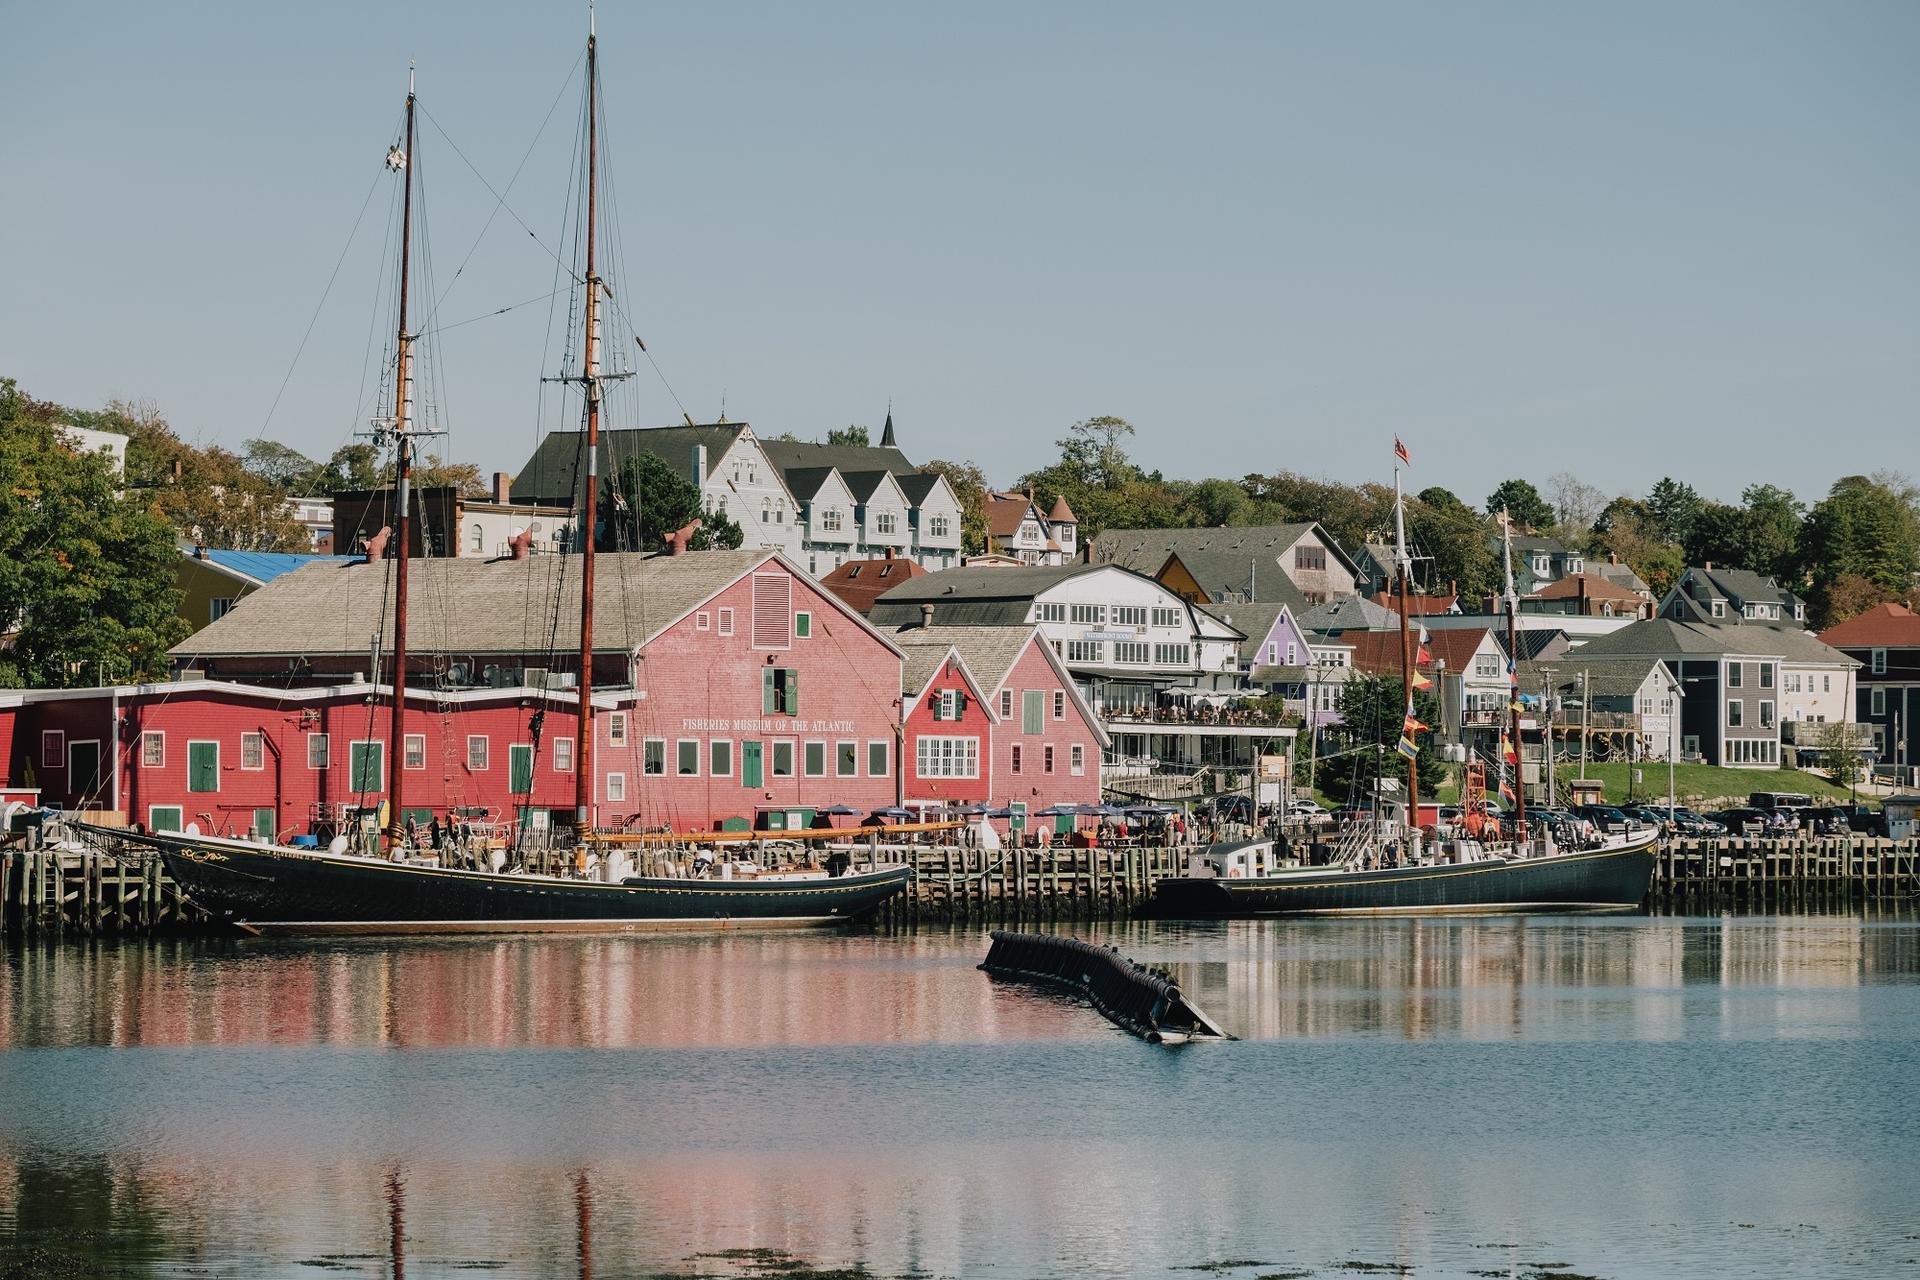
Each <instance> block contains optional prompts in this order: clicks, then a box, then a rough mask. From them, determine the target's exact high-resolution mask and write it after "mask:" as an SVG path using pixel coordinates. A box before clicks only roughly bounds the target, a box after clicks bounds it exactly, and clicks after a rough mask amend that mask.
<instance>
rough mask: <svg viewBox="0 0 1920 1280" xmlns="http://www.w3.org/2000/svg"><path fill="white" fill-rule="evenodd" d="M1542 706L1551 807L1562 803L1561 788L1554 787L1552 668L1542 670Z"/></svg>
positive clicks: (1542, 742) (1548, 800) (1549, 802)
mask: <svg viewBox="0 0 1920 1280" xmlns="http://www.w3.org/2000/svg"><path fill="white" fill-rule="evenodd" d="M1540 706H1541V709H1542V710H1543V711H1544V712H1545V713H1546V718H1545V719H1543V720H1542V721H1541V722H1540V725H1541V734H1540V743H1541V749H1542V754H1544V755H1545V757H1546V762H1545V763H1546V781H1547V804H1548V805H1550V806H1551V805H1556V804H1559V803H1560V791H1559V788H1557V787H1555V786H1554V785H1553V782H1554V779H1553V669H1552V668H1551V667H1542V668H1540ZM1525 764H1526V761H1525V760H1522V761H1521V765H1522V767H1524V766H1525Z"/></svg>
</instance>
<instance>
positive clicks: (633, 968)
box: [0, 916, 1920, 1049]
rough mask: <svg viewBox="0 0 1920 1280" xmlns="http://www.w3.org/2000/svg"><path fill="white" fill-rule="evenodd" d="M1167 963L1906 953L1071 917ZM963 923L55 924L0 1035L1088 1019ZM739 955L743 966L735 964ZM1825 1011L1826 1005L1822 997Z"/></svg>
mask: <svg viewBox="0 0 1920 1280" xmlns="http://www.w3.org/2000/svg"><path fill="white" fill-rule="evenodd" d="M1080 932H1082V933H1083V934H1085V936H1090V937H1095V938H1098V939H1101V940H1103V941H1108V942H1111V943H1113V944H1114V945H1116V946H1118V947H1120V948H1121V950H1122V951H1124V952H1125V953H1126V954H1128V955H1131V956H1133V957H1135V958H1136V959H1139V960H1141V961H1143V962H1145V963H1149V964H1154V965H1158V966H1161V967H1164V968H1167V969H1169V970H1170V971H1171V972H1172V973H1173V974H1174V976H1175V977H1176V978H1177V979H1178V980H1179V981H1180V983H1181V985H1182V987H1183V988H1184V989H1185V990H1186V991H1187V992H1188V993H1189V995H1191V996H1193V997H1194V998H1196V999H1197V1000H1198V1001H1199V1002H1200V1004H1201V1005H1202V1006H1203V1007H1204V1008H1206V1009H1207V1010H1208V1012H1209V1013H1211V1014H1213V1015H1214V1016H1215V1017H1216V1018H1217V1019H1219V1020H1221V1021H1223V1022H1224V1024H1225V1025H1226V1026H1228V1027H1229V1028H1230V1029H1232V1030H1233V1031H1234V1032H1235V1033H1236V1034H1237V1035H1240V1036H1242V1037H1243V1038H1254V1039H1281V1038H1286V1039H1292V1038H1302V1037H1308V1038H1312V1037H1327V1036H1342V1035H1351V1034H1356V1033H1362V1034H1384V1035H1394V1036H1399V1037H1404V1038H1406V1039H1412V1040H1422V1039H1430V1038H1435V1037H1457V1036H1466V1037H1470V1038H1490V1039H1499V1038H1518V1037H1527V1036H1530V1035H1536V1034H1540V1035H1550V1036H1553V1037H1556V1038H1567V1037H1572V1036H1582V1035H1604V1036H1632V1037H1654V1038H1658V1037H1664V1036H1671V1035H1677V1034H1680V1033H1681V1032H1682V1030H1683V1028H1684V1027H1685V1026H1686V1025H1687V1022H1688V1019H1689V1017H1691V1016H1693V1015H1695V1014H1696V1013H1697V1010H1689V1009H1686V1008H1684V1007H1682V1005H1681V1003H1680V1002H1679V1001H1678V1000H1677V999H1675V998H1674V997H1676V996H1677V995H1678V994H1679V993H1681V992H1683V991H1684V992H1687V993H1688V994H1689V998H1690V999H1692V1000H1694V1001H1695V1002H1696V1003H1697V1002H1698V1001H1700V1000H1702V999H1705V998H1709V997H1712V998H1721V999H1723V1000H1724V1001H1725V1009H1726V1011H1727V1020H1726V1021H1725V1022H1724V1023H1723V1024H1722V1028H1723V1029H1734V1030H1737V1029H1738V1026H1739V1025H1740V1020H1741V1019H1742V1018H1750V1017H1759V1016H1763V1015H1764V1010H1763V1009H1761V1007H1760V1005H1759V1004H1757V1003H1756V1002H1755V1000H1754V999H1753V998H1752V997H1753V996H1754V995H1755V993H1765V999H1766V1000H1768V1001H1771V1002H1773V1005H1774V1007H1775V1008H1776V1009H1777V1010H1778V1012H1779V1014H1780V1015H1781V1017H1783V1018H1790V1017H1792V1016H1794V1013H1795V1010H1796V1009H1799V1010H1802V1011H1805V1010H1812V1009H1820V1008H1826V1009H1829V1010H1831V1011H1834V1012H1835V1014H1836V1016H1845V1009H1844V1008H1843V1007H1842V1006H1841V1005H1839V1004H1836V1003H1834V1002H1833V1001H1832V1000H1823V997H1826V996H1831V995H1833V994H1835V993H1843V992H1845V991H1848V990H1851V989H1856V988H1859V987H1861V986H1863V985H1868V984H1872V983H1874V982H1877V981H1879V980H1881V979H1883V978H1886V977H1890V976H1891V977H1903V978H1904V977H1906V976H1909V975H1912V974H1914V973H1915V972H1916V971H1920V930H1916V929H1915V928H1913V927H1910V926H1909V925H1908V924H1907V923H1906V922H1905V921H1902V920H1898V919H1895V920H1889V921H1882V922H1879V923H1868V924H1866V925H1863V924H1862V923H1861V922H1860V921H1857V920H1852V919H1846V918H1833V917H1790V918H1763V917H1727V918H1724V919H1692V920H1687V919H1646V918H1616V919H1597V920H1581V921H1568V920H1564V919H1555V918H1552V917H1540V916H1535V917H1520V916H1512V917H1495V918H1488V919H1473V920H1432V919H1429V920H1352V921H1232V922H1225V923H1220V924H1215V925H1155V924H1152V923H1134V924H1127V925H1120V926H1113V927H1107V928H1100V927H1094V928H1092V929H1082V930H1080ZM984 952H985V939H984V937H983V936H982V934H981V933H980V932H979V931H976V930H971V929H957V930H930V931H926V932H922V933H918V934H910V935H907V936H904V937H872V936H832V935H829V936H802V935H790V934H788V935H775V936H768V937H757V938H756V937H713V938H659V939H635V938H625V937H608V938H591V937H565V936H561V937H550V938H548V937H539V936H529V937H509V938H474V939H423V940H417V941H394V940H382V941H374V940H356V941H353V942H346V943H337V944H310V945H303V944H300V943H296V942H289V941H246V942H226V941H204V940H202V941H190V940H163V941H157V942H151V943H132V944H124V945H121V944H113V943H102V942H93V943H77V944H66V945H58V944H55V945H42V946H34V947H25V948H16V949H14V950H12V951H10V952H9V953H8V959H7V963H6V965H5V967H4V968H0V1049H5V1048H22V1047H37V1046H58V1045H113V1046H179V1047H186V1046H196V1045H287V1046H298V1045H334V1046H368V1045H385V1046H392V1047H396V1048H416V1049H420V1048H447V1047H495V1048H520V1047H545V1048H639V1047H659V1048H666V1047H705V1048H720V1047H752V1046H773V1045H836V1044H885V1043H927V1042H938V1043H968V1042H972V1043H980V1042H1004V1041H1017V1040H1030V1039H1045V1040H1050V1041H1053V1040H1059V1039H1062V1038H1066V1039H1085V1038H1090V1037H1097V1036H1101V1035H1104V1034H1105V1032H1104V1028H1102V1027H1100V1026H1098V1025H1090V1024H1089V1023H1088V1020H1086V1019H1084V1018H1081V1017H1078V1016H1077V1015H1075V1014H1074V1013H1073V1012H1072V1011H1071V1010H1070V1009H1069V1008H1068V1007H1066V1006H1065V1005H1063V1004H1062V1002H1060V1001H1058V1000H1053V999H1049V998H1046V997H1044V996H1041V995H1035V994H1033V993H1028V992H1023V991H1022V990H1021V989H1020V988H1017V987H1008V986H1006V985H1005V984H993V983H988V982H985V981H982V980H981V979H980V975H979V974H978V973H977V972H976V971H975V969H974V965H975V964H976V963H977V962H978V960H979V958H980V957H981V956H982V955H983V954H984ZM743 975H750V976H749V977H746V978H745V979H743ZM1821 1025H1822V1026H1823V1027H1825V1028H1826V1029H1828V1030H1832V1029H1833V1027H1832V1024H1830V1023H1824V1022H1823V1023H1822V1024H1821Z"/></svg>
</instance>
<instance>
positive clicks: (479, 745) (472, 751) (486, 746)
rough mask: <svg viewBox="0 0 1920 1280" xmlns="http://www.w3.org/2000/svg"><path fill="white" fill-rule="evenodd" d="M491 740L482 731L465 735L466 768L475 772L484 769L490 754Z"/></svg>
mask: <svg viewBox="0 0 1920 1280" xmlns="http://www.w3.org/2000/svg"><path fill="white" fill-rule="evenodd" d="M492 745H493V740H492V739H491V738H489V737H487V735H486V734H484V733H470V734H468V735H467V768H468V769H470V770H472V771H473V772H475V773H479V772H481V771H483V770H484V769H486V767H487V763H488V758H489V757H490V755H491V754H492Z"/></svg>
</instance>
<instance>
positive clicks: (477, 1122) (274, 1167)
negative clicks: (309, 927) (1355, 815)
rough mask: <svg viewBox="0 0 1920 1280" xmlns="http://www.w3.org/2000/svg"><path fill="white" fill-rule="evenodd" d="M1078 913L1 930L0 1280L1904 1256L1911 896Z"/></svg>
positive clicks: (1686, 1264) (1794, 1271) (1847, 1260)
mask: <svg viewBox="0 0 1920 1280" xmlns="http://www.w3.org/2000/svg"><path fill="white" fill-rule="evenodd" d="M1080 932H1081V933H1082V935H1083V936H1095V937H1100V938H1103V939H1110V940H1112V941H1114V942H1116V943H1117V944H1118V945H1119V946H1120V947H1121V948H1122V950H1123V951H1125V952H1126V953H1127V954H1129V955H1131V956H1133V957H1135V958H1137V959H1139V960H1142V961H1144V962H1147V963H1150V964H1155V965H1160V966H1164V967H1166V968H1168V969H1170V970H1172V971H1173V973H1174V974H1175V976H1176V977H1177V978H1178V979H1179V980H1180V982H1181V985H1182V986H1183V988H1184V989H1185V990H1186V991H1187V993H1188V994H1189V996H1190V997H1192V998H1193V999H1194V1000H1195V1001H1196V1002H1197V1003H1199V1004H1200V1005H1201V1006H1202V1007H1203V1008H1204V1009H1206V1011H1207V1012H1208V1013H1210V1014H1211V1015H1213V1016H1214V1018H1215V1019H1217V1020H1218V1021H1220V1022H1221V1023H1223V1024H1224V1025H1225V1026H1226V1027H1227V1028H1228V1029H1229V1030H1230V1031H1232V1032H1234V1033H1235V1034H1236V1035H1238V1036H1240V1037H1242V1039H1240V1040H1239V1041H1236V1042H1233V1043H1226V1044H1199V1045H1193V1046H1189V1047H1187V1048H1183V1049H1178V1050H1169V1049H1165V1048H1158V1047H1154V1046H1151V1045H1147V1044H1144V1043H1141V1042H1139V1041H1137V1040H1134V1039H1131V1038H1129V1037H1127V1036H1125V1035H1123V1034H1122V1033H1120V1032H1118V1031H1116V1030H1114V1029H1113V1028H1112V1027H1110V1026H1109V1025H1108V1024H1107V1023H1105V1022H1104V1021H1103V1020H1101V1019H1100V1018H1099V1017H1098V1015H1096V1014H1094V1013H1092V1012H1090V1011H1088V1010H1087V1009H1086V1008H1084V1007H1083V1006H1080V1005H1077V1004H1075V1003H1074V1002H1072V1001H1070V1000H1067V999H1064V998H1061V997H1057V996H1053V995H1050V994H1047V993H1045V992H1041V991H1036V990H1033V989H1029V988H1024V987H1020V986H1016V985H1009V984H1004V983H999V982H996V981H994V980H992V979H989V978H988V977H986V976H985V975H984V974H982V973H980V972H979V971H978V970H977V969H976V968H975V966H976V965H977V964H978V962H979V960H980V959H981V957H982V956H983V955H984V953H985V949H986V939H985V936H984V934H982V933H981V932H978V931H975V930H951V931H949V930H938V931H929V930H921V931H918V932H915V933H909V934H906V935H904V936H893V937H888V936H865V935H854V936H840V935H824V936H803V935H779V936H767V937H748V936H740V937H707V938H696V937H672V938H626V937H510V938H477V939H451V938H436V939H426V940H415V941H388V940H364V939H363V940H353V941H342V942H329V943H297V942H289V941H265V940H254V941H166V940H161V941H131V942H126V943H121V944H107V943H71V942H70V943H65V944H59V945H48V946H37V947H28V948H19V949H14V950H11V951H9V952H7V953H6V958H5V964H4V968H0V1239H4V1240H5V1241H7V1243H6V1244H5V1245H4V1246H0V1248H4V1249H7V1250H10V1251H11V1252H9V1253H6V1254H0V1273H4V1272H6V1271H7V1268H8V1266H9V1265H14V1264H20V1265H26V1264H32V1265H36V1266H43V1267H46V1268H49V1270H48V1271H47V1274H69V1272H65V1271H59V1270H53V1269H51V1268H56V1267H59V1266H63V1265H68V1264H70V1263H71V1261H72V1259H74V1258H76V1257H78V1258H84V1259H87V1260H88V1264H89V1265H101V1266H104V1267H105V1268H106V1273H108V1274H116V1275H119V1274H124V1275H132V1276H146V1275H155V1276H188V1275H192V1276H216V1277H218V1276H234V1277H241V1276H245V1277H253V1276H275V1277H278V1276H302V1277H317V1276H327V1275H343V1276H369V1277H371V1276H394V1277H400V1276H407V1277H456V1276H457V1277H472V1276H476V1275H492V1276H502V1277H507V1276H512V1277H522V1276H526V1277H544V1276H580V1275H595V1276H602V1277H610V1276H636V1275H638V1276H650V1275H675V1276H683V1275H711V1276H753V1275H760V1276H781V1275H785V1276H793V1275H800V1276H805V1275H809V1274H814V1275H819V1274H849V1275H870V1276H916V1277H919V1276H928V1277H931V1276H991V1277H1041V1276H1061V1277H1065V1276H1086V1275H1098V1276H1160V1277H1169V1276H1176V1275H1180V1274H1189V1275H1224V1276H1234V1277H1246V1278H1249V1280H1250V1278H1251V1277H1255V1276H1275V1275H1284V1276H1292V1277H1300V1278H1304V1277H1306V1276H1309V1275H1311V1276H1316V1277H1329V1278H1331V1277H1340V1276H1349V1275H1359V1274H1386V1275H1413V1276H1421V1277H1466V1276H1510V1277H1542V1276H1546V1275H1554V1274H1558V1275H1563V1276H1564V1275H1586V1276H1605V1277H1666V1276H1728V1277H1732V1276H1752V1275H1781V1276H1798V1275H1807V1276H1816V1275H1836V1274H1839V1275H1847V1276H1862V1277H1869V1276H1909V1275H1915V1274H1920V1179H1916V1177H1915V1174H1916V1172H1917V1171H1920V1119H1916V1114H1915V1107H1914V1106H1913V1105H1912V1092H1911V1090H1912V1085H1913V1081H1914V1079H1915V1075H1916V1072H1920V921H1916V919H1915V918H1914V917H1912V916H1909V915H1901V914H1873V915H1868V916H1855V915H1835V916H1803V917H1781V916H1768V917H1761V916H1748V917H1742V916H1729V917H1719V918H1691V919H1690V918H1660V917H1620V918H1596V919H1556V918H1552V917H1531V918H1521V917H1512V918H1505V917H1503V918H1488V919H1475V920H1391V921H1374V920H1355V921H1301V922H1244V921H1242V922H1230V923H1223V924H1215V925H1206V926H1184V925H1183V926H1171V925H1154V924H1129V925H1124V926H1116V927H1114V928H1112V929H1111V930H1101V929H1098V928H1094V929H1082V930H1081V931H1080ZM1189 1268H1199V1270H1183V1269H1189ZM76 1273H82V1272H76ZM83 1273H89V1274H90V1273H91V1272H83ZM23 1274H31V1272H23Z"/></svg>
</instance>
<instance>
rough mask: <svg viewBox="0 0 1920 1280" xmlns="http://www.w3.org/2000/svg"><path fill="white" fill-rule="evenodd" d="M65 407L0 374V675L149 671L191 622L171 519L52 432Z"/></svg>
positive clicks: (140, 674) (15, 682)
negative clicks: (1, 644) (12, 629)
mask: <svg viewBox="0 0 1920 1280" xmlns="http://www.w3.org/2000/svg"><path fill="white" fill-rule="evenodd" d="M64 416H65V415H64V413H63V411H62V410H61V409H59V407H58V406H55V405H51V404H47V403H44V402H40V401H36V400H33V399H31V398H30V397H28V396H26V395H25V394H23V393H22V392H21V391H20V390H19V388H18V387H17V385H16V384H15V383H14V381H13V380H12V379H10V378H8V379H0V618H6V619H8V620H10V622H11V623H12V624H13V625H15V626H17V628H18V630H17V632H16V634H15V636H14V639H13V643H12V645H11V646H10V647H9V648H8V649H7V650H6V651H5V652H4V653H0V685H8V686H15V687H17V686H22V685H24V686H28V687H36V688H44V687H64V686H71V685H87V684H93V683H95V682H96V681H98V680H100V679H102V678H105V679H107V680H127V679H139V680H150V679H158V678H160V677H162V676H164V675H165V674H166V670H167V650H168V648H170V647H171V646H173V645H175V644H178V643H179V642H180V641H181V640H183V639H185V638H186V636H187V634H188V632H189V631H190V630H191V628H190V627H189V626H188V625H187V622H186V620H185V619H184V618H181V617H180V616H179V615H178V614H177V613H176V612H175V611H176V609H177V608H178V607H179V595H180V593H179V592H178V591H176V590H175V589H174V585H173V583H174V573H175V566H176V565H177V564H178V562H179V558H180V553H179V551H178V550H177V549H176V547H175V546H174V538H173V530H172V528H171V527H170V525H169V523H168V521H167V520H166V519H164V518H163V517H162V516H161V515H159V514H158V513H157V512H156V511H154V510H153V509H152V507H151V506H150V505H149V503H148V502H147V500H146V495H143V494H138V493H131V494H121V493H118V492H116V490H117V489H118V487H119V483H120V482H119V480H118V479H117V478H116V477H115V476H114V474H113V471H112V468H111V467H110V466H109V465H108V463H107V461H106V460H105V459H104V458H103V457H101V456H100V455H98V454H87V453H81V452H79V451H78V450H77V449H75V448H74V447H73V445H72V443H71V442H70V440H69V438H68V437H66V436H63V435H62V434H61V433H60V430H59V425H60V423H61V421H62V419H63V417H64ZM89 425H91V424H89Z"/></svg>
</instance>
